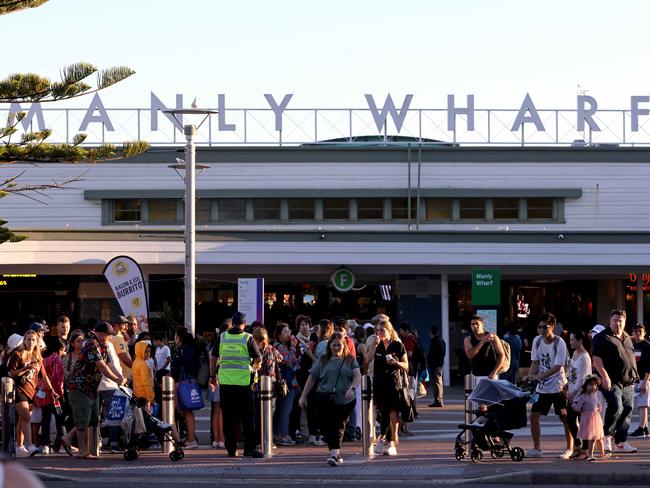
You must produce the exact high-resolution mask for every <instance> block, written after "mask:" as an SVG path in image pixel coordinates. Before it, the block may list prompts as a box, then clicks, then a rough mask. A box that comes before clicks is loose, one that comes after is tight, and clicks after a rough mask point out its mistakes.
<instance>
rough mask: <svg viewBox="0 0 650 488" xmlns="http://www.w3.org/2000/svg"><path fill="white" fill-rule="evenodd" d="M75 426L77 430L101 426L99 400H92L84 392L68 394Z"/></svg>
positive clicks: (74, 391) (75, 391)
mask: <svg viewBox="0 0 650 488" xmlns="http://www.w3.org/2000/svg"><path fill="white" fill-rule="evenodd" d="M68 400H69V401H70V408H71V409H72V418H73V420H74V426H75V427H76V428H77V429H81V430H84V429H87V428H88V427H97V424H99V399H97V398H94V399H93V398H90V397H89V396H88V395H86V394H85V393H84V392H81V391H77V390H73V391H71V392H69V393H68Z"/></svg>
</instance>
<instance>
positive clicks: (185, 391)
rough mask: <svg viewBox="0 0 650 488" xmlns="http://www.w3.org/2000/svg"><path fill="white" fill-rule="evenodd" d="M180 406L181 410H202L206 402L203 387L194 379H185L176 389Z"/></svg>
mask: <svg viewBox="0 0 650 488" xmlns="http://www.w3.org/2000/svg"><path fill="white" fill-rule="evenodd" d="M176 398H177V399H178V408H179V409H180V410H181V411H188V410H200V409H202V408H203V407H204V406H205V404H204V403H203V397H202V396H201V388H199V385H197V384H196V381H194V380H188V381H183V382H181V383H180V384H179V385H178V388H177V389H176Z"/></svg>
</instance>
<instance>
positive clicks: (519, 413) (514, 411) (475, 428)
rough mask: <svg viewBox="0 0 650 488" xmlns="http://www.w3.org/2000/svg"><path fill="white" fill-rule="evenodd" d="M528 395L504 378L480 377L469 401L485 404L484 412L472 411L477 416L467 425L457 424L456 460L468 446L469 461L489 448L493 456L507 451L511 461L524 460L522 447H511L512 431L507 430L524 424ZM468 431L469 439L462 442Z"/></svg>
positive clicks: (476, 459) (478, 458)
mask: <svg viewBox="0 0 650 488" xmlns="http://www.w3.org/2000/svg"><path fill="white" fill-rule="evenodd" d="M529 398H530V394H529V393H528V392H526V391H523V390H521V389H519V388H517V387H516V386H514V385H513V384H512V383H509V382H508V381H505V380H488V379H485V380H482V381H481V382H479V384H478V385H476V388H475V389H474V391H473V392H472V393H471V394H470V396H469V400H471V401H473V402H476V403H480V404H483V405H487V411H479V410H476V411H471V413H473V414H475V415H476V419H475V420H474V421H473V422H471V423H469V424H462V425H459V426H458V428H459V429H461V432H460V434H458V436H457V437H456V443H455V445H454V455H455V457H456V459H457V460H459V461H460V460H462V459H465V456H466V453H467V448H468V445H469V452H470V457H471V459H472V461H474V462H475V463H478V462H480V461H481V459H483V451H488V452H489V453H490V455H491V456H492V458H493V459H500V458H502V457H503V456H504V455H505V454H506V453H508V454H509V455H510V458H511V459H512V460H513V461H521V460H522V459H524V450H523V449H522V448H520V447H511V446H510V441H511V440H512V438H513V434H512V433H511V432H508V430H510V429H521V428H523V427H526V425H527V418H526V403H527V402H528V400H529ZM466 433H467V434H468V437H471V440H470V441H468V442H465V441H464V440H463V436H464V435H465V434H466Z"/></svg>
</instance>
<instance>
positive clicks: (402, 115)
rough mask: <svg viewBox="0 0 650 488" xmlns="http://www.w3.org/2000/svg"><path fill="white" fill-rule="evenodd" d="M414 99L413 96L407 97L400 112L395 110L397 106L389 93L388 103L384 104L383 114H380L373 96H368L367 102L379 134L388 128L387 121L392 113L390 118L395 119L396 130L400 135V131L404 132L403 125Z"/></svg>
mask: <svg viewBox="0 0 650 488" xmlns="http://www.w3.org/2000/svg"><path fill="white" fill-rule="evenodd" d="M412 99H413V95H411V94H409V95H406V98H404V103H402V108H401V110H400V111H399V112H398V111H397V109H396V108H395V104H394V103H393V98H392V97H391V96H390V93H389V94H388V97H386V101H385V102H384V107H383V108H382V109H381V112H379V110H378V109H377V104H376V103H375V99H374V98H373V96H372V95H367V94H366V101H367V102H368V108H370V112H371V113H372V118H373V119H374V120H375V125H376V126H377V130H378V131H379V132H381V131H382V130H383V128H384V127H385V126H386V119H387V118H388V114H389V113H390V116H391V118H392V119H393V122H394V123H395V128H396V129H397V133H398V134H399V131H400V130H402V125H404V119H406V114H407V113H408V111H409V106H410V105H411V100H412Z"/></svg>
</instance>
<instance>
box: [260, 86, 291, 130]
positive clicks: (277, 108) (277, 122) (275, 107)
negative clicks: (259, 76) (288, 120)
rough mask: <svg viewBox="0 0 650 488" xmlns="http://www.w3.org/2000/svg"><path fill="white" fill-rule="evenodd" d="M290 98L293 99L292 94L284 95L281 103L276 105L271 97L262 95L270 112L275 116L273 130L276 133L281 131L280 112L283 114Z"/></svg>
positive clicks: (267, 94)
mask: <svg viewBox="0 0 650 488" xmlns="http://www.w3.org/2000/svg"><path fill="white" fill-rule="evenodd" d="M291 97H293V93H289V94H287V95H285V96H284V98H283V99H282V102H280V105H278V102H276V101H275V98H273V95H271V94H269V93H266V94H265V95H264V98H266V101H267V102H269V105H270V106H271V110H273V113H274V114H275V130H277V131H281V130H282V112H284V109H285V108H287V105H289V101H290V100H291Z"/></svg>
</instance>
